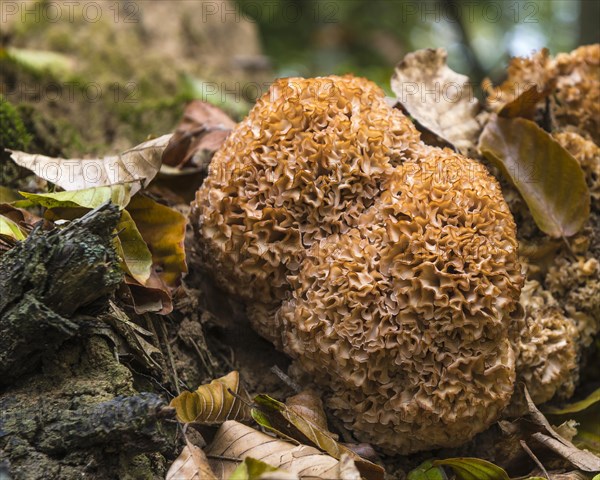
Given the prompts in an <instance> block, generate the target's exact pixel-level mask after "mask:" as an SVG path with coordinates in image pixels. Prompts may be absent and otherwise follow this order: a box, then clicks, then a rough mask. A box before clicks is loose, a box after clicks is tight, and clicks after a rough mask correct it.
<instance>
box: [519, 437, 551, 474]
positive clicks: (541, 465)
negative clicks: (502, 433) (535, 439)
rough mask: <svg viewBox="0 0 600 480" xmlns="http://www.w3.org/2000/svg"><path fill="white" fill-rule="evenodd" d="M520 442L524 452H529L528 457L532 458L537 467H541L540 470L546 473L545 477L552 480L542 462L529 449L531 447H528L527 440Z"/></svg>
mask: <svg viewBox="0 0 600 480" xmlns="http://www.w3.org/2000/svg"><path fill="white" fill-rule="evenodd" d="M519 442H520V443H521V447H523V450H525V451H526V452H527V455H529V456H530V457H531V459H532V460H533V461H534V462H535V463H536V465H537V466H538V467H540V470H541V471H542V472H543V473H544V475H545V477H546V478H547V479H548V480H550V476H549V475H548V472H547V471H546V469H545V468H544V465H543V464H542V462H540V460H539V459H538V458H537V457H536V456H535V453H533V452H532V451H531V448H529V446H528V445H527V443H525V440H519Z"/></svg>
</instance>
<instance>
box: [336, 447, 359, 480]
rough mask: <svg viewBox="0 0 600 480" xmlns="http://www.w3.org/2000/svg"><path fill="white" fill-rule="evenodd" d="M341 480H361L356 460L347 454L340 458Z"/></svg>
mask: <svg viewBox="0 0 600 480" xmlns="http://www.w3.org/2000/svg"><path fill="white" fill-rule="evenodd" d="M340 480H361V476H360V472H359V471H358V468H356V464H355V463H354V459H353V458H352V457H351V456H350V455H347V454H345V453H344V454H343V455H342V458H340Z"/></svg>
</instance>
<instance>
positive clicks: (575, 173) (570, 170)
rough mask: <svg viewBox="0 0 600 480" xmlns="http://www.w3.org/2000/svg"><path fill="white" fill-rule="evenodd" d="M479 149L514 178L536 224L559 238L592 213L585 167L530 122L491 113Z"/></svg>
mask: <svg viewBox="0 0 600 480" xmlns="http://www.w3.org/2000/svg"><path fill="white" fill-rule="evenodd" d="M479 150H480V151H481V153H482V154H483V155H485V157H486V158H487V159H489V160H490V161H492V162H493V163H495V164H496V165H497V166H498V167H499V168H500V169H501V170H502V172H503V173H504V175H506V176H507V178H509V179H510V180H511V181H512V182H513V184H514V185H515V186H516V188H517V189H518V190H519V192H520V193H521V195H522V196H523V199H524V200H525V202H526V203H527V206H528V207H529V210H530V211H531V214H532V215H533V218H534V220H535V223H536V224H537V226H538V227H539V228H540V230H542V231H543V232H545V233H547V234H548V235H550V236H552V237H557V238H558V237H569V236H571V235H573V234H575V233H577V232H578V231H579V230H580V229H581V227H582V226H583V224H584V223H585V222H586V220H587V218H588V216H589V213H590V192H589V190H588V187H587V185H586V183H585V175H584V173H583V170H582V169H581V166H580V165H579V162H577V160H576V159H575V158H574V157H573V156H572V155H571V154H570V153H569V152H567V150H565V149H564V148H563V147H562V146H561V145H560V144H559V143H558V142H557V141H556V140H554V139H553V138H552V137H551V136H550V135H549V134H548V133H546V132H545V131H544V130H542V129H541V128H540V127H538V126H537V125H536V124H535V123H534V122H532V121H530V120H526V119H524V118H502V117H497V116H494V117H492V118H491V119H490V121H489V122H488V123H487V125H486V127H485V129H484V131H483V133H482V134H481V137H480V139H479Z"/></svg>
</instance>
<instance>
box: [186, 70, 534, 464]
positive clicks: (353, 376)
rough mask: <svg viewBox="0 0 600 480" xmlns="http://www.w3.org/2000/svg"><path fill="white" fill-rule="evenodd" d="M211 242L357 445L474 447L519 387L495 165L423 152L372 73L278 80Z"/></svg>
mask: <svg viewBox="0 0 600 480" xmlns="http://www.w3.org/2000/svg"><path fill="white" fill-rule="evenodd" d="M193 217H194V220H195V222H196V224H197V228H198V237H197V238H198V244H199V247H200V248H199V249H200V251H201V252H202V254H203V257H204V260H205V262H206V264H207V266H208V268H209V269H210V271H211V273H212V274H213V275H214V277H215V279H216V281H217V282H218V283H219V284H220V285H221V286H222V287H223V288H225V289H227V290H228V291H230V292H232V293H234V294H236V295H239V296H240V297H241V298H243V299H244V300H245V301H246V303H247V305H248V306H249V317H250V319H251V321H252V322H253V325H254V326H255V328H256V329H257V330H258V331H259V333H261V334H262V335H263V336H265V337H266V338H268V339H269V340H271V341H272V342H273V343H274V344H275V345H276V346H277V347H278V348H280V349H282V350H283V351H284V352H286V353H287V354H288V355H290V356H291V357H293V358H294V359H295V361H296V363H297V365H299V366H300V367H301V369H302V370H304V371H305V372H307V373H309V374H310V375H311V376H312V378H313V379H314V381H315V383H316V384H317V385H319V386H320V387H321V388H322V390H323V391H324V393H325V396H326V402H327V405H328V406H329V407H330V408H331V409H332V410H333V411H334V412H335V414H336V415H337V416H338V417H339V418H340V419H342V420H343V422H344V423H345V424H346V426H347V427H348V428H350V429H351V430H352V431H353V432H354V433H355V435H356V437H357V438H358V439H360V440H362V441H368V442H372V443H373V444H376V445H378V446H380V447H382V448H384V449H386V450H389V451H394V452H397V453H409V452H414V451H418V450H423V449H430V448H435V447H441V446H454V445H458V444H461V443H463V442H465V441H466V440H468V439H469V438H471V437H472V436H474V435H475V434H476V433H478V432H480V431H482V430H484V429H485V428H486V427H488V426H489V425H490V424H491V423H492V422H494V421H495V420H496V419H497V418H498V416H499V415H500V412H501V410H502V409H503V408H504V407H505V406H506V405H507V403H508V402H509V400H510V397H511V395H512V392H513V385H514V381H515V352H514V350H513V348H512V346H511V343H510V341H509V334H508V327H509V323H510V321H511V319H510V313H511V312H512V311H513V310H514V309H515V307H516V302H517V300H518V298H519V293H520V290H521V286H522V282H523V278H522V275H521V269H520V265H519V263H518V257H517V241H516V236H515V224H514V222H513V219H512V216H511V214H510V212H509V209H508V207H507V205H506V203H505V201H504V199H503V197H502V193H501V191H500V188H499V186H498V184H497V182H496V181H495V180H494V179H493V178H492V177H491V176H490V175H489V174H488V173H487V171H486V170H485V168H484V167H482V166H481V165H480V164H478V163H477V162H475V161H472V160H469V159H467V158H465V157H462V156H460V155H458V154H455V153H453V152H451V151H450V150H441V149H437V148H432V147H428V146H425V145H424V144H423V143H422V142H420V139H419V135H418V133H417V131H416V130H415V129H414V127H413V125H412V124H411V122H410V121H409V120H408V119H407V118H406V117H405V116H404V115H403V114H402V113H401V112H400V111H398V110H396V109H393V108H390V107H389V106H388V105H387V104H386V103H385V101H384V94H383V91H381V90H380V89H379V88H378V87H376V86H375V85H374V84H372V83H371V82H369V81H367V80H364V79H360V78H354V77H351V76H346V77H323V78H316V79H299V78H293V79H282V80H279V81H277V82H276V83H275V84H274V85H273V87H272V88H271V90H270V91H269V92H268V93H267V94H266V95H265V96H264V97H263V98H262V99H261V100H260V101H259V102H258V103H257V105H256V106H255V107H254V108H253V110H252V111H251V112H250V114H249V116H248V117H247V118H246V119H245V120H244V121H243V122H242V123H241V124H240V125H239V126H238V127H237V128H236V129H235V130H234V131H233V133H232V134H231V135H230V136H229V138H228V139H227V141H226V142H225V144H224V145H223V147H222V148H221V149H220V150H219V152H217V154H216V155H215V157H214V159H213V161H212V164H211V167H210V173H209V176H208V178H207V179H206V181H205V183H204V185H203V186H202V187H201V189H200V190H199V191H198V193H197V197H196V202H195V204H194V207H193Z"/></svg>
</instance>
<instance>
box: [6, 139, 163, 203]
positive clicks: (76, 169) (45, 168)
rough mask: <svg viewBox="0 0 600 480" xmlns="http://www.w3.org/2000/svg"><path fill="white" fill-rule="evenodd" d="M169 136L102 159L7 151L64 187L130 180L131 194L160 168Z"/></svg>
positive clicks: (28, 166)
mask: <svg viewBox="0 0 600 480" xmlns="http://www.w3.org/2000/svg"><path fill="white" fill-rule="evenodd" d="M170 139H171V135H170V134H169V135H163V136H162V137H158V138H155V139H153V140H149V141H147V142H144V143H142V144H140V145H137V146H135V147H133V148H131V149H129V150H126V151H125V152H123V153H121V154H119V155H111V156H106V157H104V158H53V157H47V156H45V155H33V154H30V153H25V152H19V151H16V150H12V151H10V154H11V157H12V159H13V160H14V162H15V163H16V164H17V165H19V166H21V167H24V168H27V169H29V170H31V171H32V172H33V173H35V174H36V175H37V176H38V177H40V178H43V179H45V180H47V181H49V182H52V183H54V184H55V185H58V186H59V187H61V188H63V189H65V190H84V189H89V188H92V187H100V186H106V185H115V184H123V183H128V182H133V183H132V187H131V192H130V194H131V195H133V194H135V193H136V192H137V191H138V190H140V189H141V188H144V187H146V186H147V185H148V183H150V181H151V180H152V179H153V178H154V177H155V176H156V174H157V173H158V171H159V169H160V164H161V157H162V153H163V150H164V149H165V148H166V146H167V144H168V143H169V140H170Z"/></svg>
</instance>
